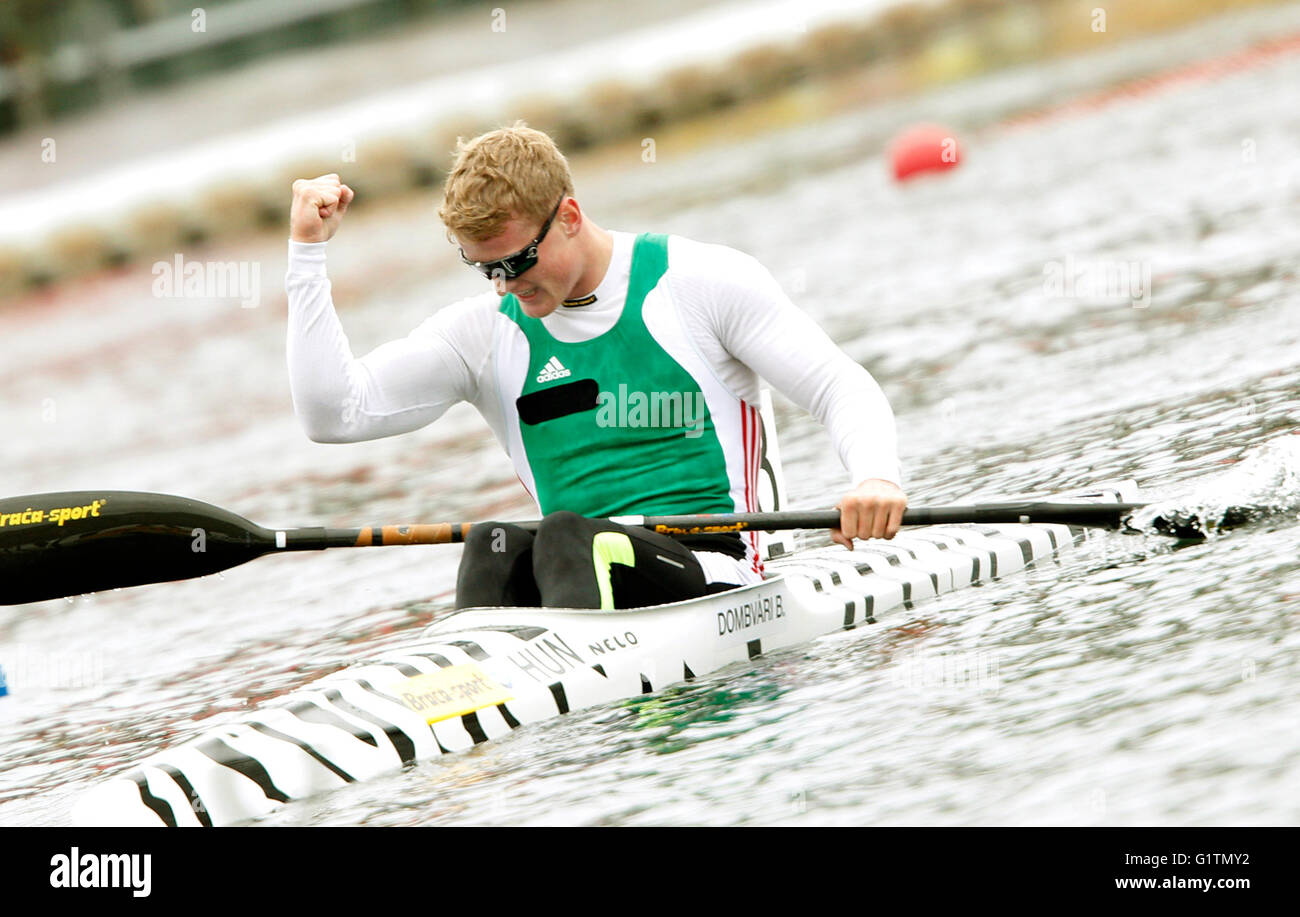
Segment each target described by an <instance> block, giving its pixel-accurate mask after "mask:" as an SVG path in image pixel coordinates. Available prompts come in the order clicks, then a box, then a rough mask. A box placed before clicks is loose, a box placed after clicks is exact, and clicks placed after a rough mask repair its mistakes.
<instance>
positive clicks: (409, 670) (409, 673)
mask: <svg viewBox="0 0 1300 917" xmlns="http://www.w3.org/2000/svg"><path fill="white" fill-rule="evenodd" d="M384 664H385V665H391V666H392V667H393V668H395V669H397V671H399V672H401V673H402V674H403V675H405V676H406V677H407V678H414V677H415V676H416V675H423V674H424V673H423V672H421V671H420V670H419V669H417V668H416V667H415V666H413V665H407V664H406V663H405V662H387V663H384Z"/></svg>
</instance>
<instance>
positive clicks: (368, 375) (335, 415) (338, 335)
mask: <svg viewBox="0 0 1300 917" xmlns="http://www.w3.org/2000/svg"><path fill="white" fill-rule="evenodd" d="M325 246H326V243H324V242H317V243H303V242H293V241H291V242H290V243H289V271H288V274H287V276H286V278H285V289H286V291H287V292H288V297H289V332H288V342H287V356H288V362H289V387H290V390H291V391H292V394H293V408H294V413H296V414H297V415H298V420H299V421H300V422H301V423H302V425H303V429H304V430H305V431H306V433H307V435H308V436H309V437H310V438H311V439H313V440H315V441H316V442H321V443H350V442H358V441H360V440H367V439H378V438H380V437H383V436H394V435H396V434H398V433H407V432H409V431H411V430H417V429H419V428H420V427H423V426H425V425H427V424H429V423H432V422H433V421H435V420H437V419H438V418H439V417H441V416H442V414H443V413H444V412H445V411H446V410H447V408H449V407H451V405H453V404H455V403H456V402H457V401H469V400H473V397H474V394H475V389H476V385H475V380H474V378H473V375H472V374H471V372H470V370H469V367H468V366H467V365H466V362H465V359H464V355H463V354H461V353H460V352H459V351H458V349H457V348H456V347H455V345H454V344H453V342H452V339H453V337H454V334H453V332H454V330H455V329H454V325H455V322H454V321H453V319H455V318H457V317H458V316H459V313H461V311H462V310H460V309H457V308H455V307H451V308H449V309H444V310H442V311H441V312H439V313H437V314H436V315H435V316H434V317H433V318H431V319H429V320H428V321H427V322H425V323H424V324H423V325H421V326H420V327H419V328H417V329H416V330H415V331H413V332H412V333H411V334H410V335H408V336H407V337H405V338H401V339H399V340H396V341H391V342H389V343H387V344H383V345H381V346H379V347H378V348H376V349H375V350H373V351H371V352H370V353H369V354H367V355H366V356H365V357H362V358H361V359H356V358H354V357H353V355H352V349H351V346H350V345H349V343H348V339H347V335H345V334H344V333H343V327H342V325H341V324H340V323H339V319H338V316H337V315H336V314H335V312H334V303H333V301H332V299H331V296H330V282H329V279H328V278H327V277H326V275H325Z"/></svg>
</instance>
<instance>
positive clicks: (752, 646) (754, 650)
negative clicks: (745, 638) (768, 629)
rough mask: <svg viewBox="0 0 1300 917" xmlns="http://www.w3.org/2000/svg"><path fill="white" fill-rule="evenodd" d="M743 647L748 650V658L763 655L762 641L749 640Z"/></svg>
mask: <svg viewBox="0 0 1300 917" xmlns="http://www.w3.org/2000/svg"><path fill="white" fill-rule="evenodd" d="M745 649H747V650H749V658H750V659H753V658H754V657H755V656H761V655H763V641H762V640H750V641H749V642H748V643H746V644H745Z"/></svg>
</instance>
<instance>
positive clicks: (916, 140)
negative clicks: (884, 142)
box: [889, 124, 961, 181]
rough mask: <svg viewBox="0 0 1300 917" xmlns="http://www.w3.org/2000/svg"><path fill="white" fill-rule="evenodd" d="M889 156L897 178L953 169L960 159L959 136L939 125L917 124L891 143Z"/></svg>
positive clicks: (903, 178)
mask: <svg viewBox="0 0 1300 917" xmlns="http://www.w3.org/2000/svg"><path fill="white" fill-rule="evenodd" d="M889 158H890V160H891V162H892V163H893V165H894V178H896V179H897V180H898V181H905V180H906V179H909V178H912V177H914V176H916V175H919V174H921V173H923V172H941V171H943V170H945V169H951V168H953V167H954V166H956V165H957V163H958V162H960V161H961V157H960V154H959V153H958V149H957V138H956V137H954V136H953V133H952V131H950V130H948V129H947V128H945V127H940V126H939V125H937V124H917V125H914V126H913V127H909V128H907V129H906V130H904V131H903V132H902V133H901V134H899V135H898V136H897V137H895V138H894V139H893V142H891V143H890V145H889Z"/></svg>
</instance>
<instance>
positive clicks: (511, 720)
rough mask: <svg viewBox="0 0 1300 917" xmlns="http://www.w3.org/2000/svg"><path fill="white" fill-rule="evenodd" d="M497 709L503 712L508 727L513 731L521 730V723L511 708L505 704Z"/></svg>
mask: <svg viewBox="0 0 1300 917" xmlns="http://www.w3.org/2000/svg"><path fill="white" fill-rule="evenodd" d="M497 709H498V710H500V711H501V716H502V718H503V719H504V720H505V721H506V725H507V726H509V727H510V728H511V729H518V728H519V721H518V720H517V719H515V715H514V714H513V713H511V712H510V708H508V707H507V706H506V705H505V704H497Z"/></svg>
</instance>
